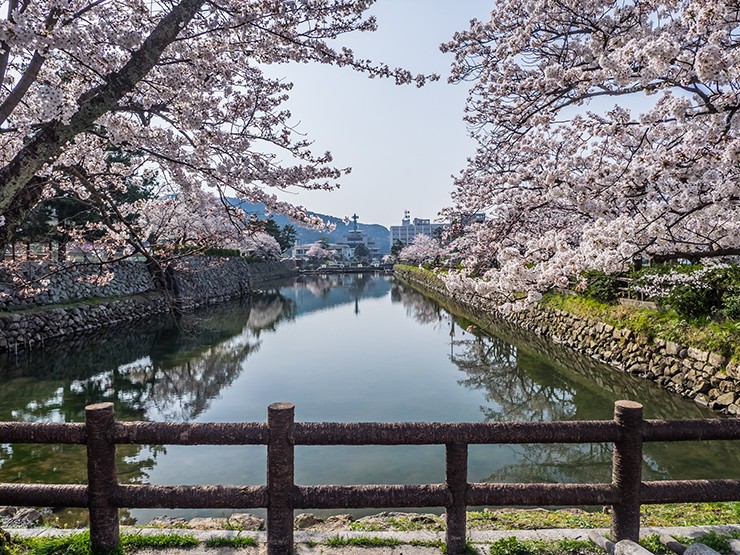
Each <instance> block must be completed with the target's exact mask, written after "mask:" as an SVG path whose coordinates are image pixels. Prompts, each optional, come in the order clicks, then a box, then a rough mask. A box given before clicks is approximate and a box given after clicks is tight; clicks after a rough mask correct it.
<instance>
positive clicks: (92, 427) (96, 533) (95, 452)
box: [85, 403, 121, 553]
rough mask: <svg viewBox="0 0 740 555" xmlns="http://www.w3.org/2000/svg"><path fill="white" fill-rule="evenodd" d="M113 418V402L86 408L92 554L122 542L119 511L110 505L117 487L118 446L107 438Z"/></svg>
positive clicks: (114, 547) (107, 549)
mask: <svg viewBox="0 0 740 555" xmlns="http://www.w3.org/2000/svg"><path fill="white" fill-rule="evenodd" d="M114 419H115V417H114V414H113V403H98V404H95V405H88V406H86V407H85V425H86V430H85V431H86V434H87V483H88V497H89V509H90V545H91V548H92V551H93V553H106V552H111V551H114V550H116V549H118V547H119V546H120V542H121V538H120V531H119V523H118V508H117V507H114V506H113V505H111V502H110V500H111V499H112V497H113V492H114V491H115V490H116V488H117V487H118V480H117V478H116V446H115V444H113V443H111V442H110V441H108V437H107V435H108V431H109V430H110V429H111V427H112V426H113V423H114Z"/></svg>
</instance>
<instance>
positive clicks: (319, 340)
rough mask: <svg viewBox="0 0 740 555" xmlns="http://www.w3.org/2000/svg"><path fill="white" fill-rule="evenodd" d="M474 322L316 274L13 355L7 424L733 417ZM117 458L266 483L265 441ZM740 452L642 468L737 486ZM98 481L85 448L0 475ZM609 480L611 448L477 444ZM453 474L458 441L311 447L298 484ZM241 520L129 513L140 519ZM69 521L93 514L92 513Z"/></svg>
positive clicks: (545, 467) (505, 463) (498, 470)
mask: <svg viewBox="0 0 740 555" xmlns="http://www.w3.org/2000/svg"><path fill="white" fill-rule="evenodd" d="M468 325H469V322H466V321H464V320H463V319H462V318H460V317H457V316H454V315H452V314H450V313H448V312H446V311H445V310H443V309H441V308H440V307H439V305H438V304H436V303H435V302H434V301H432V300H430V299H427V298H426V297H424V296H423V295H421V294H419V293H418V292H416V291H414V290H413V289H411V288H410V287H408V286H405V285H403V284H401V283H398V282H395V281H394V280H393V279H392V278H389V277H383V276H378V275H371V274H364V275H333V276H327V277H321V276H311V277H303V278H299V279H296V280H291V281H287V282H282V283H279V284H275V285H274V286H270V287H265V288H263V289H262V290H260V291H258V292H256V294H255V295H254V296H253V298H252V299H251V300H250V301H243V302H235V303H230V304H224V305H220V306H216V307H210V308H207V309H203V310H199V311H196V312H193V313H190V314H187V315H185V316H184V317H182V318H181V319H180V320H178V321H175V320H172V319H168V318H156V319H154V320H152V321H147V322H139V323H137V324H136V325H134V326H127V327H119V328H115V329H112V330H108V331H106V332H105V333H101V334H98V335H95V336H87V337H84V338H80V339H77V340H72V341H65V342H57V343H47V344H46V345H45V348H44V349H43V350H40V351H34V352H30V353H19V354H18V355H17V356H16V355H14V354H5V355H2V358H1V359H0V383H2V388H1V389H0V420H3V421H11V420H12V421H26V422H34V421H66V422H81V421H83V420H84V407H85V405H87V404H89V403H95V402H102V401H112V402H113V403H114V404H115V410H116V415H117V418H119V419H124V420H148V421H187V422H195V421H197V422H237V421H247V422H257V421H265V420H266V416H267V406H268V405H269V404H270V403H272V402H276V401H290V402H293V403H295V405H296V420H299V421H345V422H346V421H456V422H458V421H459V422H462V421H467V422H481V421H502V420H509V421H541V420H585V419H610V418H612V415H613V404H614V401H615V400H618V399H625V398H627V399H632V400H635V401H638V402H641V403H643V405H644V407H645V408H644V412H645V416H646V417H647V418H708V417H716V415H715V414H713V413H712V412H710V411H708V410H706V409H702V408H700V407H698V406H697V405H695V404H694V403H693V402H691V401H687V400H684V399H681V398H678V397H675V396H672V395H670V394H668V393H667V392H665V391H664V390H662V389H661V388H659V387H658V386H657V385H655V384H653V383H651V382H647V381H643V380H640V379H638V378H635V377H634V376H631V375H628V374H624V373H621V372H618V371H615V370H611V369H609V368H606V367H604V366H603V365H599V364H597V363H595V362H592V361H590V360H589V359H585V358H582V357H578V356H574V355H572V354H569V353H567V352H566V351H565V350H563V349H560V348H559V347H558V346H555V345H548V346H544V347H543V345H542V344H533V343H527V341H526V340H524V339H521V338H516V337H515V338H512V337H511V334H510V333H509V334H508V335H507V334H503V335H502V336H497V335H490V334H488V333H484V332H481V331H479V330H477V328H476V329H475V330H474V332H472V333H471V332H468V331H466V328H468ZM503 337H506V338H507V339H504V338H503ZM117 453H118V473H119V481H120V482H122V483H154V484H250V485H258V484H264V483H265V459H266V456H265V447H264V446H238V447H210V446H209V447H205V446H197V447H180V446H165V447H162V446H143V447H142V446H131V445H126V446H119V447H118V451H117ZM733 461H734V462H733ZM738 461H740V442H704V443H699V442H691V443H665V444H646V445H645V466H644V474H643V475H644V479H647V480H660V479H687V478H695V479H701V478H735V479H737V478H739V477H740V475H738V468H740V465H738V464H737V463H738ZM85 475H86V471H85V455H84V449H83V448H81V447H80V446H44V445H21V444H14V445H10V444H5V445H3V444H0V482H19V483H22V482H26V483H28V482H38V483H83V482H84V480H85ZM610 476H611V451H610V447H609V446H608V445H549V446H548V445H519V446H517V445H513V446H508V445H498V446H471V447H470V456H469V479H470V480H471V481H481V482H483V481H503V482H604V481H609V480H610ZM443 481H444V448H443V447H442V446H408V447H396V446H370V447H298V448H297V449H296V483H298V484H386V483H397V484H403V483H409V484H416V483H438V482H443ZM226 512H227V511H223V510H205V509H204V510H190V511H186V510H143V509H138V510H131V511H125V512H124V511H122V513H123V515H124V516H126V517H128V518H129V519H131V520H137V521H139V522H141V523H144V522H146V521H148V520H149V519H150V518H152V517H153V516H155V515H160V514H167V515H169V516H183V517H192V516H206V515H210V516H221V515H224V514H225V513H226ZM240 512H244V511H240ZM250 512H259V511H250ZM335 512H347V511H335ZM366 512H377V511H366ZM355 514H358V513H357V512H356V513H355ZM53 516H56V517H58V518H59V519H60V521H61V522H64V523H68V524H73V523H75V522H76V521H81V522H84V520H85V518H86V516H85V514H84V511H78V510H75V511H73V510H67V511H58V512H57V513H55V515H53Z"/></svg>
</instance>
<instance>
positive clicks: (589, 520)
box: [468, 509, 611, 530]
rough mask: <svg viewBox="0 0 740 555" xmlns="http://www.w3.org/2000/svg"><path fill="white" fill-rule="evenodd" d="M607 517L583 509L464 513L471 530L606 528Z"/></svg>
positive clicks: (608, 518) (603, 514)
mask: <svg viewBox="0 0 740 555" xmlns="http://www.w3.org/2000/svg"><path fill="white" fill-rule="evenodd" d="M610 522H611V520H610V516H609V515H608V514H605V513H600V512H599V513H597V512H590V513H589V512H585V511H569V510H559V511H546V510H525V509H522V510H508V511H483V512H471V513H468V527H469V528H471V529H473V530H537V529H545V528H608V527H609V525H610Z"/></svg>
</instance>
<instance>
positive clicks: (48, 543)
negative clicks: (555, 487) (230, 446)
mask: <svg viewBox="0 0 740 555" xmlns="http://www.w3.org/2000/svg"><path fill="white" fill-rule="evenodd" d="M641 522H642V525H643V526H700V525H718V524H736V523H739V522H740V503H684V504H679V505H645V506H643V507H642V518H641ZM468 527H469V529H471V530H528V529H545V528H608V527H609V515H607V514H605V513H588V512H584V511H578V510H553V511H550V510H543V509H529V510H526V509H521V510H519V509H517V510H500V511H482V512H470V513H468ZM350 528H351V529H352V530H355V531H367V532H371V531H386V530H388V531H394V530H396V531H416V530H432V531H443V530H444V518H443V517H431V516H425V517H424V518H418V517H414V516H413V515H410V516H398V517H389V518H385V519H377V520H373V521H370V522H366V523H363V521H356V522H353V523H351V525H350ZM733 537H734V538H739V537H740V533H736V534H729V535H720V534H716V533H710V534H707V535H704V536H702V537H701V538H700V540H701V543H706V544H708V545H710V546H711V547H713V548H714V549H716V550H717V551H719V552H720V553H729V552H730V549H729V543H728V540H729V539H730V538H733ZM676 539H678V540H679V541H681V542H682V543H687V544H688V543H694V542H697V541H699V539H688V538H676ZM641 543H643V545H645V547H647V548H648V549H650V550H651V551H653V553H665V552H666V549H665V547H664V546H662V544H660V542H659V541H658V539H657V537H647V538H645V539H643V541H642V542H641ZM0 544H2V542H0ZM121 544H122V549H121V551H120V552H119V554H132V553H135V552H136V551H139V550H141V549H166V548H177V549H182V548H190V547H196V546H198V545H199V542H198V540H197V539H196V538H195V537H193V536H191V535H187V534H183V535H180V534H158V535H154V536H149V535H147V536H144V535H139V534H122V535H121ZM256 545H257V542H256V540H255V539H254V538H253V537H251V536H249V535H245V536H236V537H233V538H214V539H211V540H208V541H207V542H205V547H211V548H215V547H232V548H239V547H242V548H243V547H255V546H256ZM404 545H411V546H415V547H430V548H439V549H440V550H441V551H442V552H444V542H443V541H439V540H433V541H410V542H406V543H404V542H403V541H401V540H399V539H397V538H375V537H370V536H367V537H355V538H344V537H342V536H341V535H337V536H333V537H330V538H329V539H328V540H326V541H325V542H323V543H319V542H309V543H307V544H306V546H307V547H319V548H320V547H321V546H327V547H335V548H336V547H344V546H352V547H402V546H404ZM487 550H490V555H596V554H600V555H603V552H601V551H600V550H599V549H598V548H597V547H596V546H595V545H593V544H591V543H590V542H587V541H577V540H561V541H552V542H545V541H540V540H517V539H516V538H513V537H509V538H505V539H502V540H498V541H496V542H492V543H490V544H487V545H486V546H485V549H484V551H487ZM468 551H469V553H470V554H471V555H472V554H473V553H476V552H477V551H476V548H473V547H472V546H471V547H470V548H469V549H468ZM0 555H91V550H90V535H89V533H83V534H73V535H68V536H61V537H40V538H39V537H37V538H26V539H14V540H12V541H11V542H10V543H8V544H4V545H0Z"/></svg>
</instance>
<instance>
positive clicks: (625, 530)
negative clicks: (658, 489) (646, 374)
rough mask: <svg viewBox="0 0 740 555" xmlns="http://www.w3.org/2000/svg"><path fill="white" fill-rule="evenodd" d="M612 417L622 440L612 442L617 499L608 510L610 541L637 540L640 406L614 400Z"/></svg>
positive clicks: (639, 476)
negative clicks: (610, 518) (609, 514)
mask: <svg viewBox="0 0 740 555" xmlns="http://www.w3.org/2000/svg"><path fill="white" fill-rule="evenodd" d="M614 420H615V421H616V422H617V424H619V427H620V429H621V431H622V439H621V440H619V441H617V442H616V443H615V444H614V459H613V466H612V484H614V485H615V486H616V487H617V488H618V489H619V497H620V502H619V504H617V505H614V507H613V511H612V528H611V536H612V540H613V541H615V542H619V541H621V540H632V541H633V542H637V541H638V540H639V539H640V483H641V481H642V405H641V404H640V403H635V402H634V401H617V402H616V403H614Z"/></svg>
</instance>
